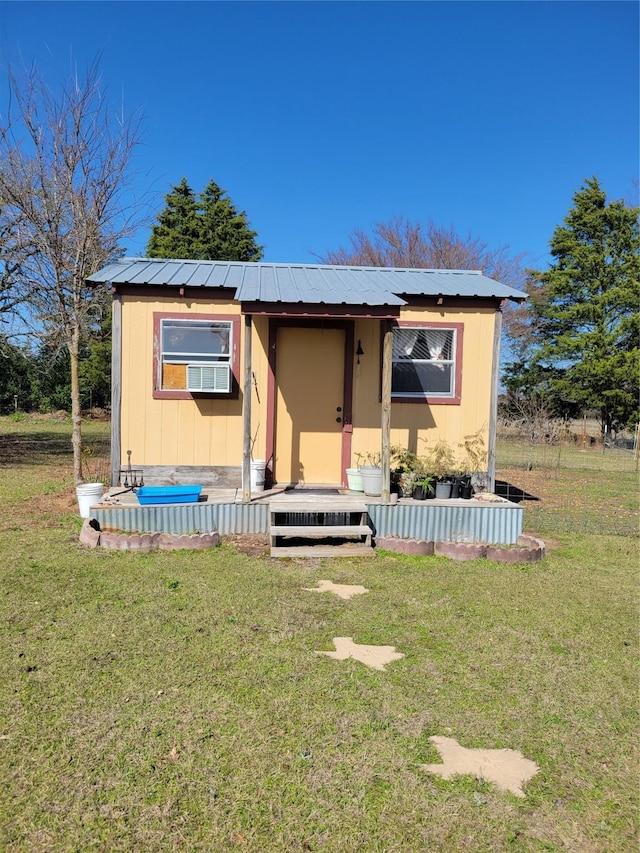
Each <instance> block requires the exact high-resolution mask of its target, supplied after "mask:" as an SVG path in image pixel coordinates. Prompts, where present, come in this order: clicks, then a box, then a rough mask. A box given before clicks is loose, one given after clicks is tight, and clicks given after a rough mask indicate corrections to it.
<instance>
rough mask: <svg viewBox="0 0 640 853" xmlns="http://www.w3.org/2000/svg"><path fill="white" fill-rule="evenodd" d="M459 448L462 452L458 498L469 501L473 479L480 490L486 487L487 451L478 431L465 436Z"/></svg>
mask: <svg viewBox="0 0 640 853" xmlns="http://www.w3.org/2000/svg"><path fill="white" fill-rule="evenodd" d="M459 446H460V448H461V449H462V450H463V451H464V459H463V466H462V470H463V475H462V478H461V480H462V485H461V488H460V497H462V498H466V499H469V498H471V497H472V495H473V480H474V479H475V480H476V483H477V485H478V486H479V487H480V488H481V489H482V488H484V487H485V485H486V465H487V451H486V449H485V446H484V439H483V437H482V435H481V434H480V431H478V432H476V433H473V435H465V436H464V440H463V442H462V444H460V445H459Z"/></svg>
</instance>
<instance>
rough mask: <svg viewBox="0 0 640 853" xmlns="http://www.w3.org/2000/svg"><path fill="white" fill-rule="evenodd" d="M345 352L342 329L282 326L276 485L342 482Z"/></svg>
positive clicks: (278, 349)
mask: <svg viewBox="0 0 640 853" xmlns="http://www.w3.org/2000/svg"><path fill="white" fill-rule="evenodd" d="M344 350H345V331H344V329H319V328H306V327H287V326H282V327H280V328H279V329H278V337H277V346H276V424H275V464H274V477H275V481H276V482H277V483H287V484H288V483H304V484H306V485H310V484H318V485H320V484H322V485H328V484H331V485H337V484H339V483H341V481H342V420H343V406H344Z"/></svg>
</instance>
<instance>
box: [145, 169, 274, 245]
mask: <svg viewBox="0 0 640 853" xmlns="http://www.w3.org/2000/svg"><path fill="white" fill-rule="evenodd" d="M165 201H166V208H165V209H164V210H163V211H162V212H161V213H160V215H159V217H158V224H157V225H154V226H153V230H152V233H151V237H150V239H149V243H148V244H147V256H148V257H153V258H192V259H200V260H225V261H259V260H260V258H261V257H262V248H263V247H262V246H259V245H258V244H257V243H256V240H255V238H256V237H257V236H258V235H257V232H256V231H252V230H251V229H250V228H249V224H248V222H247V214H246V213H245V212H244V211H240V212H238V210H236V208H235V206H234V205H233V202H232V201H231V199H230V198H228V197H227V195H226V190H223V189H221V188H220V187H219V186H218V185H217V184H216V183H215V181H213V180H212V181H209V183H208V184H207V186H206V187H205V189H204V191H203V192H202V193H201V194H200V196H198V197H197V198H196V196H195V195H194V193H193V190H192V189H191V187H190V186H189V184H188V183H187V181H186V179H185V178H183V179H182V181H181V182H180V183H179V184H178V185H177V186H175V187H173V189H172V192H170V193H169V194H168V195H167V196H165Z"/></svg>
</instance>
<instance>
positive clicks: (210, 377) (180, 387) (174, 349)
mask: <svg viewBox="0 0 640 853" xmlns="http://www.w3.org/2000/svg"><path fill="white" fill-rule="evenodd" d="M232 344H233V341H232V323H231V322H228V321H225V320H177V319H170V318H164V319H162V320H161V322H160V347H161V354H160V370H161V382H160V387H161V388H162V389H163V390H175V391H199V392H212V393H227V392H229V390H230V382H231V355H230V354H231V352H232V349H233V346H232Z"/></svg>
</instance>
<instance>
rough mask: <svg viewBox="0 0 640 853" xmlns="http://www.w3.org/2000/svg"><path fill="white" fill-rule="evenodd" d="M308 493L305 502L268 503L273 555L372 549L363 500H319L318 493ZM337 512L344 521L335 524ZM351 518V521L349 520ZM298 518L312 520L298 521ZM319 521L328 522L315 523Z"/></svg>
mask: <svg viewBox="0 0 640 853" xmlns="http://www.w3.org/2000/svg"><path fill="white" fill-rule="evenodd" d="M309 497H310V498H313V499H312V500H309V501H308V502H299V501H281V502H278V504H273V503H272V504H271V525H270V530H269V533H270V537H271V556H272V557H349V556H367V555H368V556H370V555H372V554H373V553H374V550H373V546H372V542H371V537H372V536H373V530H372V528H371V526H370V525H369V524H367V508H366V506H365V505H364V504H362V503H361V502H360V501H356V502H352V501H348V502H343V501H335V500H332V501H330V502H328V501H321V500H320V501H319V500H318V499H317V497H314V496H311V495H310V496H309ZM336 515H337V516H339V517H340V518H339V519H338V520H339V521H341V522H343V523H340V524H335V518H332V516H336ZM278 516H283V518H282V519H281V520H282V521H283V522H284V523H282V524H279V523H278ZM292 516H293V518H292ZM351 519H353V523H350V521H351ZM287 521H288V522H289V523H286V522H287ZM292 521H293V522H294V523H293V524H292V523H291V522H292ZM301 521H302V522H304V521H309V522H311V523H309V524H300V522H301ZM319 521H320V522H321V521H327V522H329V523H327V524H318V522H319ZM345 521H346V523H344V522H345ZM332 522H334V523H332ZM354 537H356V538H357V540H359V541H355V540H354ZM331 540H335V541H331Z"/></svg>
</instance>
